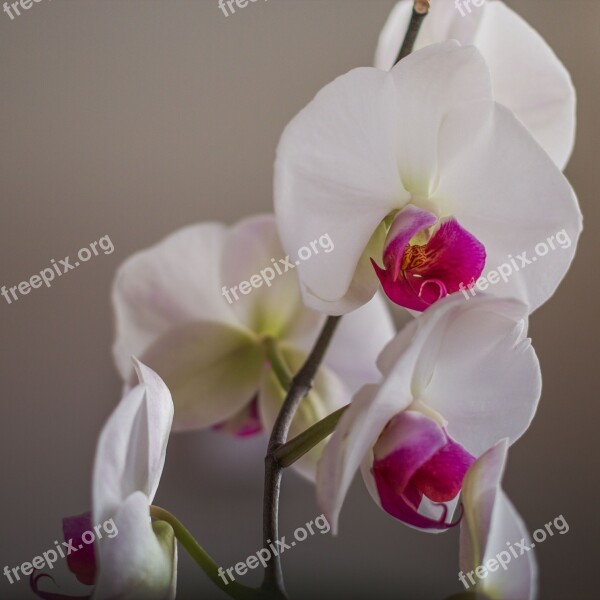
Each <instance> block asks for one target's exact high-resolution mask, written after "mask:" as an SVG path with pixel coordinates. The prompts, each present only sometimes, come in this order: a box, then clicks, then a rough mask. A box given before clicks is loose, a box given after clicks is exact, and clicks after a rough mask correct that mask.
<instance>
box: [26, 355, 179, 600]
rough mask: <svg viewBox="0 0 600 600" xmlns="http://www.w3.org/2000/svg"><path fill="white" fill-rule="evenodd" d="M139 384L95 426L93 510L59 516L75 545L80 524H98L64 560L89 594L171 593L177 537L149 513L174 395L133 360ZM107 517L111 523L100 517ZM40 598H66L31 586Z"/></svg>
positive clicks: (165, 599) (103, 597)
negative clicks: (90, 540)
mask: <svg viewBox="0 0 600 600" xmlns="http://www.w3.org/2000/svg"><path fill="white" fill-rule="evenodd" d="M134 364H135V371H136V373H137V376H138V378H139V384H138V385H136V386H135V387H133V388H132V389H131V390H130V391H129V392H128V393H127V394H126V395H125V396H124V398H123V399H122V400H121V402H120V404H119V405H118V406H117V408H116V409H115V410H114V412H113V413H112V415H111V416H110V417H109V419H108V422H107V423H106V425H105V426H104V429H103V430H102V432H101V433H100V438H99V440H98V447H97V450H96V459H95V463H94V474H93V480H92V502H93V509H92V513H91V515H90V514H89V513H88V514H85V515H79V516H77V517H71V518H69V519H65V520H64V525H63V529H64V532H65V538H66V539H67V540H70V539H73V540H75V542H74V543H75V547H76V548H77V545H78V542H79V540H81V539H82V534H83V533H84V532H86V531H87V532H88V533H89V532H90V531H96V534H98V531H100V534H102V533H109V534H110V535H103V536H101V537H100V536H97V537H96V541H95V546H88V547H87V548H86V547H85V546H84V547H83V548H81V545H80V546H79V548H80V549H79V550H77V551H76V552H77V553H75V554H72V555H69V556H68V559H69V568H70V569H71V570H72V571H73V572H74V573H75V575H76V576H77V579H78V580H79V581H81V582H82V583H84V584H87V585H92V584H94V586H95V587H94V590H93V592H92V594H91V596H87V597H91V598H92V599H93V600H108V599H114V598H119V599H120V600H125V599H131V600H137V599H140V600H142V599H144V600H146V599H153V600H171V599H172V598H175V589H176V582H177V544H176V541H175V536H174V532H173V529H172V527H171V526H170V525H169V524H167V523H166V522H164V521H160V520H159V521H154V522H152V521H151V519H150V505H151V504H152V501H153V499H154V496H155V494H156V490H157V488H158V484H159V481H160V477H161V474H162V470H163V467H164V463H165V455H166V448H167V441H168V438H169V433H170V430H171V423H172V419H173V402H172V400H171V394H170V393H169V390H168V389H167V387H166V386H165V384H164V382H163V381H162V380H161V379H160V377H158V375H157V374H156V373H154V372H153V371H152V370H151V369H149V368H148V367H146V366H145V365H143V364H142V363H140V362H139V361H137V360H134ZM107 524H110V528H108V527H107V526H106V525H107ZM39 578H40V576H39V575H38V577H37V578H35V579H34V580H33V587H34V590H35V591H36V593H37V594H38V595H39V596H40V597H42V598H48V599H52V598H67V597H68V596H62V595H60V594H53V593H47V592H41V591H39V590H38V589H37V584H38V580H39Z"/></svg>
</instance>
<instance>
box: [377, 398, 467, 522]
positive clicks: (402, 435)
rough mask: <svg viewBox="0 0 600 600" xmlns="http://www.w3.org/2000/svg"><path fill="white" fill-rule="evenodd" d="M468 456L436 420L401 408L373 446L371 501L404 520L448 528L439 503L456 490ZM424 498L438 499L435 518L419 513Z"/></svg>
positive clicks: (446, 515) (447, 517) (448, 516)
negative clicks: (376, 501) (375, 501)
mask: <svg viewBox="0 0 600 600" xmlns="http://www.w3.org/2000/svg"><path fill="white" fill-rule="evenodd" d="M473 461H474V458H473V457H472V456H471V455H469V454H468V453H467V452H465V450H464V449H463V448H462V447H461V446H460V445H459V444H456V442H454V441H453V440H451V439H449V438H448V436H447V434H446V433H445V432H444V430H443V429H442V427H440V425H439V424H437V423H435V422H434V421H432V420H431V419H430V418H428V417H425V416H424V415H422V414H421V413H419V412H415V411H411V410H408V411H404V412H402V413H400V414H398V415H396V416H395V417H394V418H393V419H392V420H391V421H390V422H389V423H388V424H387V426H386V427H385V429H384V430H383V432H382V434H381V435H380V437H379V439H378V440H377V443H376V444H375V446H374V447H373V464H372V467H371V469H370V473H371V475H372V478H373V481H374V483H375V486H376V489H377V498H376V500H378V501H379V502H380V503H381V507H382V508H383V509H384V510H385V511H386V512H388V513H389V514H391V515H392V516H394V517H396V518H397V519H400V520H401V521H403V522H404V523H406V524H407V525H410V526H412V527H416V528H419V529H424V530H435V531H442V530H444V529H448V528H449V527H451V526H452V524H451V522H450V519H451V517H452V515H451V514H450V511H449V509H448V507H447V506H445V504H444V503H446V502H449V501H451V500H453V499H454V498H455V497H456V496H457V495H458V493H459V492H460V489H461V485H462V480H463V477H464V474H465V473H466V471H467V469H468V468H469V466H470V465H471V464H472V463H473ZM368 483H369V482H368ZM424 497H426V498H427V499H428V500H430V501H432V502H433V503H435V504H438V517H437V518H435V519H434V518H431V517H428V516H426V515H423V514H421V513H420V512H419V508H420V505H421V501H422V500H423V498H424Z"/></svg>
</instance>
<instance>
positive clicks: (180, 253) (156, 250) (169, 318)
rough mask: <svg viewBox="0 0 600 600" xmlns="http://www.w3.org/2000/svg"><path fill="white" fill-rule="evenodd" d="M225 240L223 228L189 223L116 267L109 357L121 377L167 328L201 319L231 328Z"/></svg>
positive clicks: (126, 374) (232, 317)
mask: <svg viewBox="0 0 600 600" xmlns="http://www.w3.org/2000/svg"><path fill="white" fill-rule="evenodd" d="M225 239H226V228H225V227H224V226H223V225H220V224H217V223H202V224H199V225H191V226H189V227H185V228H184V229H181V230H179V231H176V232H175V233H173V234H171V235H170V236H168V237H166V238H165V239H164V240H162V241H161V242H159V243H158V244H156V245H155V246H152V247H150V248H148V249H146V250H143V251H141V252H138V253H136V254H134V255H133V256H131V257H130V258H129V259H127V260H126V261H125V262H124V263H123V264H122V265H121V267H120V268H119V270H118V272H117V275H116V277H115V281H114V284H113V292H112V301H113V306H114V310H115V316H116V330H117V333H116V339H115V344H114V347H113V353H114V356H115V360H116V363H117V367H118V368H119V371H120V373H121V376H122V377H123V379H128V378H129V377H130V375H131V362H130V360H129V357H130V356H132V355H134V356H141V355H142V353H143V352H144V351H145V350H146V348H147V347H148V346H149V345H150V344H152V343H153V342H155V341H156V339H157V338H158V337H159V336H160V335H162V334H163V333H165V332H166V331H168V330H169V329H171V328H172V327H175V326H178V325H181V324H183V323H187V322H191V321H197V320H204V319H205V320H210V321H217V322H222V323H228V324H236V318H235V314H234V312H233V310H232V309H231V306H230V305H229V304H228V303H227V300H226V299H225V298H224V297H223V295H222V283H221V275H220V266H221V256H222V252H223V245H224V242H225Z"/></svg>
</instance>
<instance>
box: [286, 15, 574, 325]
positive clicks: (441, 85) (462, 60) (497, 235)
mask: <svg viewBox="0 0 600 600" xmlns="http://www.w3.org/2000/svg"><path fill="white" fill-rule="evenodd" d="M431 12H432V14H433V13H434V12H435V7H434V8H432V10H431ZM427 18H429V17H427ZM425 22H427V19H426V20H425ZM493 90H495V88H494V87H493V86H492V80H491V78H490V69H489V68H488V65H487V64H486V62H485V60H484V58H483V56H482V55H481V53H480V52H479V51H478V50H477V49H476V48H475V47H473V46H470V47H462V46H460V44H458V42H455V41H452V42H445V43H441V44H433V45H430V46H427V47H426V48H423V49H421V50H419V51H417V52H414V53H413V54H411V55H410V56H407V57H406V58H404V59H402V60H401V61H400V62H399V63H398V64H397V65H396V66H395V67H394V68H392V69H391V71H389V72H387V71H382V70H380V69H376V68H359V69H354V70H352V71H350V72H349V73H347V74H346V75H343V76H341V77H339V78H338V79H336V80H335V81H333V82H332V83H330V84H329V85H327V86H325V87H324V88H323V89H322V90H321V91H320V92H319V93H318V94H317V95H316V97H315V98H314V99H313V100H312V101H311V102H310V103H309V104H308V106H306V107H305V108H304V109H303V110H302V111H301V112H300V113H299V114H298V115H297V116H296V117H295V118H294V119H293V120H292V121H291V123H290V124H289V125H288V126H287V128H286V130H285V131H284V133H283V135H282V137H281V141H280V143H279V147H278V151H277V160H276V165H275V212H276V215H277V220H278V226H279V230H280V235H281V239H282V241H283V244H284V246H285V247H286V248H287V249H288V250H290V251H291V250H292V249H293V248H297V247H298V245H299V244H300V243H302V242H301V240H304V239H312V238H314V237H315V235H317V232H319V231H323V230H325V231H328V232H329V233H330V234H331V236H332V238H333V239H335V241H336V251H335V252H332V253H331V254H329V255H327V256H326V257H324V260H322V261H307V262H305V263H302V264H301V265H299V267H298V273H299V277H300V281H301V285H302V294H303V296H304V299H305V302H306V303H307V304H308V305H309V306H312V307H313V308H316V309H318V310H322V311H324V312H328V313H329V314H343V313H346V312H348V311H351V310H353V309H355V308H356V307H358V306H361V305H362V304H364V303H365V302H367V301H368V300H369V299H370V298H371V297H372V296H373V294H375V292H376V290H377V288H378V287H379V283H380V282H381V284H382V285H383V288H384V290H385V292H386V294H387V295H388V296H389V297H390V298H391V299H392V300H393V301H394V302H396V303H397V304H400V305H402V306H405V307H407V308H410V309H413V310H424V309H425V308H426V307H427V306H430V305H431V304H433V303H434V302H436V301H437V300H438V299H440V298H441V297H443V296H445V295H447V294H452V293H453V292H456V291H458V290H462V289H465V288H468V287H470V286H472V285H473V284H474V282H475V280H477V279H478V278H479V276H480V274H481V273H482V270H483V269H484V268H488V269H495V268H496V267H497V266H499V265H502V264H503V263H506V262H510V260H511V259H512V260H514V261H515V265H516V267H517V269H518V270H517V269H512V270H513V271H514V272H513V273H512V276H511V277H510V278H509V277H507V278H506V281H502V282H500V283H499V284H498V285H496V286H494V288H493V290H494V294H495V295H497V296H500V297H516V298H518V299H520V300H522V301H524V302H525V303H527V304H528V305H529V308H530V311H533V310H535V309H536V308H537V307H538V306H540V305H541V304H543V303H544V302H545V301H546V300H547V299H548V298H549V297H550V296H551V295H552V294H553V293H554V291H555V289H556V287H557V286H558V284H559V282H560V281H561V279H562V277H563V276H564V274H565V273H566V271H567V269H568V267H569V265H570V263H571V261H572V258H573V256H574V252H575V245H576V240H577V238H578V235H579V233H580V231H581V215H580V212H579V208H578V205H577V200H576V198H575V195H574V193H573V190H572V189H571V186H570V185H569V183H568V182H567V180H566V179H565V177H564V176H563V174H562V173H561V172H560V170H559V169H558V168H557V167H556V165H555V164H554V163H553V162H552V160H551V159H550V158H549V157H548V155H547V154H546V152H545V151H544V150H543V149H542V148H540V146H539V145H538V143H537V142H536V141H535V140H534V138H533V137H532V136H531V134H530V133H529V132H528V131H527V130H526V129H525V128H524V127H523V125H522V124H521V123H520V121H519V120H518V119H517V118H516V117H515V116H514V114H513V113H512V112H511V111H509V110H508V109H507V108H505V107H504V106H502V105H500V104H499V103H497V102H496V101H495V97H494V92H493ZM563 229H564V234H565V235H566V236H569V239H570V240H571V241H572V243H571V244H570V246H569V247H568V248H565V249H561V250H559V251H554V252H552V253H550V254H548V256H546V257H545V258H544V260H543V261H542V260H540V261H537V262H531V263H530V264H528V265H527V268H526V269H520V268H519V264H518V262H517V259H516V257H517V256H520V255H521V254H522V253H524V252H528V253H530V254H531V253H532V252H533V250H534V248H535V247H536V246H537V245H538V244H539V243H540V242H546V240H547V239H548V238H549V237H551V236H553V235H555V234H556V233H557V232H560V231H562V230H563Z"/></svg>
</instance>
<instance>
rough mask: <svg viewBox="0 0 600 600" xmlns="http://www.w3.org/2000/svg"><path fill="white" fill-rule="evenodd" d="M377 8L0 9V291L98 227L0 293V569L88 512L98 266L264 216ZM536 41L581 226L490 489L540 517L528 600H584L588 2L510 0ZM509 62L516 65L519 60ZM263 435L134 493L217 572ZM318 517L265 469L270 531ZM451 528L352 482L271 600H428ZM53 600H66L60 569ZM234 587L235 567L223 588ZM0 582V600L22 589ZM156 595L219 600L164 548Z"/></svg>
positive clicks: (104, 412)
mask: <svg viewBox="0 0 600 600" xmlns="http://www.w3.org/2000/svg"><path fill="white" fill-rule="evenodd" d="M393 4H394V2H393V0H269V1H268V2H260V1H259V2H256V3H253V4H249V5H248V6H247V7H246V8H244V9H238V11H237V13H236V14H235V15H230V16H229V17H225V16H224V15H223V13H222V12H221V11H220V10H219V8H218V6H217V0H193V1H192V0H169V1H166V0H164V1H157V0H53V1H52V2H50V0H41V2H39V3H38V4H34V5H33V6H32V8H31V9H30V10H28V11H22V13H23V14H21V16H19V17H17V18H16V19H15V20H13V21H11V20H10V18H9V17H8V16H7V15H6V14H4V13H1V14H0V56H1V57H2V58H1V61H0V132H1V133H0V140H1V143H0V146H1V147H0V153H1V155H0V199H1V202H2V218H1V220H0V256H1V257H2V267H1V271H0V275H1V277H0V285H15V284H17V283H18V282H19V281H22V280H24V279H28V278H29V277H30V276H31V275H32V274H34V273H36V272H39V271H40V269H42V268H44V267H46V266H47V265H48V264H49V262H50V259H52V258H54V259H57V260H58V259H61V258H62V257H64V256H66V255H74V254H75V253H76V252H77V250H78V249H79V248H80V247H82V246H85V245H88V244H90V243H91V242H92V241H95V240H98V239H99V238H100V237H102V236H104V235H109V236H110V238H111V240H112V242H113V243H114V246H115V250H114V252H113V253H112V254H109V255H104V254H100V255H99V256H97V257H94V258H92V259H91V260H90V261H89V262H88V263H86V264H85V265H81V266H80V267H79V268H77V269H76V270H74V271H72V272H70V273H68V274H66V275H64V276H62V277H61V278H60V279H57V280H55V281H54V283H53V285H52V287H51V288H50V289H47V288H45V287H43V288H41V289H38V290H34V291H33V292H32V293H30V294H29V295H27V296H23V297H21V298H20V299H19V300H18V301H16V302H13V303H12V304H11V305H8V304H7V303H6V302H5V301H4V299H2V298H0V319H1V334H2V343H1V344H0V357H1V358H0V392H1V402H2V413H1V416H0V457H1V458H0V469H1V471H0V475H1V479H0V481H1V483H0V514H1V518H0V569H3V568H4V566H5V565H7V566H9V567H13V566H16V565H20V564H21V563H23V562H25V561H30V560H31V559H32V558H33V557H34V556H36V555H39V554H41V553H42V552H44V551H45V550H47V549H50V548H52V547H53V544H54V540H58V539H61V538H60V536H61V529H60V527H61V519H62V517H63V516H66V515H72V514H76V513H79V512H83V511H85V510H88V508H89V504H90V476H91V465H92V461H93V455H94V449H95V445H96V439H97V435H98V432H99V431H100V429H101V427H102V425H103V423H104V421H105V419H106V417H107V416H108V414H109V413H110V411H111V410H112V409H113V407H114V406H115V404H116V403H117V401H118V400H119V397H120V382H119V379H118V376H117V373H116V370H115V368H114V366H113V363H112V358H111V351H110V348H111V344H112V314H111V307H110V303H109V291H110V285H111V281H112V278H113V274H114V272H115V269H116V268H117V267H118V265H119V264H120V263H121V262H122V261H123V260H124V259H126V258H127V257H128V256H129V255H130V254H131V253H133V252H135V251H136V250H139V249H141V248H144V247H146V246H149V245H151V244H154V243H155V242H156V241H157V240H159V239H160V238H162V237H163V236H165V235H167V234H168V233H170V232H172V231H173V230H175V229H177V228H179V227H182V226H184V225H187V224H189V223H193V222H196V221H204V220H218V221H223V222H225V223H233V222H235V221H236V220H238V219H239V218H240V217H242V216H246V215H249V214H252V213H256V212H260V211H269V210H271V206H272V196H271V182H272V164H273V158H274V152H275V147H276V144H277V141H278V137H279V135H280V133H281V131H282V129H283V128H284V126H285V125H286V123H287V122H288V121H289V120H290V118H291V117H293V116H294V115H295V114H296V112H297V111H298V110H299V109H301V108H302V107H303V106H304V105H305V104H306V103H307V102H308V101H309V100H310V99H311V98H312V97H313V95H314V94H315V93H316V92H317V91H318V90H319V89H320V88H321V87H322V86H323V85H324V84H326V83H327V82H329V81H330V80H332V79H333V78H335V77H336V76H338V75H340V74H342V73H344V72H346V71H348V70H349V69H351V68H353V67H356V66H367V65H369V64H371V63H372V57H373V53H374V50H375V45H376V41H377V36H378V34H379V31H380V29H381V27H382V26H383V24H384V22H385V20H386V17H387V15H388V12H389V11H390V9H391V8H392V6H393ZM508 4H509V5H510V6H512V7H513V8H515V9H516V10H518V12H519V13H520V14H521V15H522V16H523V17H524V18H525V19H527V20H528V21H529V22H530V23H531V24H532V25H533V26H534V27H535V28H536V29H537V30H538V31H540V32H541V34H542V35H543V36H544V37H545V38H546V40H547V41H548V42H549V43H550V45H551V46H552V47H553V48H554V50H555V51H556V53H557V54H558V56H559V57H560V58H561V59H562V60H563V62H564V63H565V64H566V66H567V68H568V69H569V70H570V72H571V74H572V77H573V79H574V82H575V85H576V87H577V90H578V96H579V111H578V118H579V128H578V138H577V146H576V148H575V153H574V155H573V158H572V160H571V163H570V165H569V167H568V169H567V176H568V177H569V178H570V180H571V181H572V183H573V185H574V187H575V189H576V191H577V193H578V195H579V199H580V202H581V206H582V209H583V212H584V215H585V227H586V230H585V232H584V235H583V237H582V240H581V243H580V247H579V253H578V256H577V258H576V261H575V263H574V264H573V267H572V268H571V271H570V273H569V274H568V276H567V278H566V280H565V281H564V284H563V285H562V286H561V287H560V289H559V291H558V293H557V294H556V295H555V297H554V298H553V299H552V300H551V301H550V302H548V303H547V304H546V305H545V306H544V307H542V308H541V309H540V310H538V311H537V312H536V313H535V314H534V315H533V317H532V319H531V330H530V335H531V336H532V337H533V339H534V343H535V347H536V349H537V352H538V354H539V356H540V359H541V363H542V369H543V375H544V393H543V397H542V401H541V404H540V408H539V411H538V415H537V418H536V420H535V421H534V423H533V426H532V427H531V429H530V431H529V432H528V434H527V435H526V436H525V437H524V438H523V439H522V440H521V441H519V442H518V443H517V444H516V446H514V448H513V450H512V452H511V454H510V462H509V466H508V471H507V475H506V478H505V489H506V490H507V492H508V494H509V495H510V497H511V498H512V500H513V501H514V503H515V504H516V506H517V507H518V509H519V511H520V512H521V514H522V515H523V517H524V519H525V521H526V522H527V525H528V527H529V529H530V531H534V530H535V529H537V528H538V527H540V526H543V524H544V523H547V522H548V521H550V520H551V519H554V518H555V517H556V516H558V515H561V514H562V515H563V516H564V518H565V519H566V520H567V522H568V523H569V526H570V531H569V532H568V534H566V535H560V536H554V537H553V538H551V539H549V540H548V541H546V542H545V543H544V544H540V545H539V546H538V548H537V556H538V560H539V563H540V569H541V590H542V592H541V597H542V598H543V599H544V600H563V599H564V598H575V597H577V598H592V597H597V593H596V591H595V590H596V584H595V582H594V579H593V576H594V574H595V571H596V568H597V560H598V556H599V553H598V550H597V547H596V539H598V534H599V533H600V532H599V527H598V526H599V518H598V509H597V505H598V500H597V497H596V494H597V493H599V492H600V486H599V481H598V472H599V467H600V459H599V453H598V438H599V433H598V426H599V423H600V405H599V403H598V389H597V385H596V375H597V373H598V370H597V369H598V367H597V359H598V339H599V333H600V331H599V330H598V327H597V316H596V315H597V313H596V312H595V311H596V310H597V294H598V291H599V287H598V281H597V280H596V278H595V273H597V269H598V257H599V249H600V241H599V238H598V236H597V235H596V234H595V232H596V231H597V230H598V226H599V224H600V221H599V217H600V215H599V212H600V203H599V202H598V197H597V190H598V183H599V180H598V171H599V169H598V141H599V139H600V138H599V133H600V118H599V117H598V106H599V105H600V82H599V74H600V52H599V51H598V50H599V41H600V3H599V2H598V1H597V0H520V1H519V2H517V1H516V0H514V1H510V2H508ZM523 60H527V57H523ZM264 451H265V439H264V438H261V437H259V438H257V439H253V440H249V441H232V440H230V439H228V438H224V437H221V436H220V435H218V434H216V433H214V432H205V433H199V434H185V435H175V436H174V437H172V439H171V441H170V445H169V452H168V456H167V465H166V469H165V473H164V476H163V480H162V483H161V487H160V490H159V494H158V497H157V500H156V502H157V503H158V504H160V505H162V506H165V507H166V508H168V509H170V510H171V511H172V512H174V513H175V514H176V515H178V516H179V517H180V518H181V520H183V521H184V523H186V524H187V525H188V527H189V528H190V529H191V530H192V532H194V533H195V534H196V535H197V537H198V539H199V540H200V541H201V542H202V543H204V544H205V546H206V547H207V549H208V550H209V551H210V552H211V553H213V555H214V557H215V558H216V560H217V561H218V562H219V563H220V564H222V565H223V566H225V567H228V566H230V565H234V564H235V563H237V562H239V561H240V560H245V558H246V557H247V556H248V555H250V554H252V553H254V552H256V551H257V550H258V549H259V548H260V547H261V545H262V544H261V535H260V528H261V524H260V514H261V498H262V457H263V454H264ZM318 514H319V512H318V509H317V507H316V505H315V500H314V490H313V487H312V486H311V485H309V484H308V483H306V482H305V481H303V480H300V479H299V478H298V477H297V476H296V475H295V474H294V473H291V472H289V473H286V475H285V477H284V484H283V498H282V524H281V531H282V534H284V535H285V534H288V536H289V535H291V534H292V532H293V531H294V529H295V528H296V527H298V526H301V525H303V524H304V523H305V522H306V521H308V520H311V519H313V518H314V517H316V516H317V515H318ZM457 548H458V531H451V532H449V533H447V534H445V535H440V536H433V535H425V534H419V533H417V532H414V531H412V530H410V529H409V528H407V527H405V526H403V525H401V524H399V523H397V522H395V521H394V520H393V519H392V518H391V517H388V516H387V515H386V514H385V513H383V512H382V511H380V510H379V509H378V508H377V507H376V506H375V504H374V503H373V502H372V501H371V499H370V497H369V496H368V493H367V492H366V490H365V488H364V486H363V484H362V481H359V480H357V481H355V484H354V486H353V488H352V490H351V493H350V496H349V498H348V501H347V503H346V506H345V509H344V511H343V513H342V520H341V533H340V535H339V536H338V537H336V538H333V537H331V536H329V535H317V536H315V537H314V538H309V540H307V541H306V542H304V543H303V544H299V545H298V546H297V547H296V548H295V549H294V551H293V552H289V553H288V554H286V555H285V557H284V570H285V574H286V579H287V586H288V590H289V592H290V595H291V596H292V598H296V599H298V598H311V597H314V594H315V591H316V590H320V594H319V595H320V596H325V595H331V596H334V597H345V598H361V597H364V596H366V595H367V594H372V597H377V598H403V599H406V600H419V599H434V600H435V599H441V598H443V597H445V596H446V595H449V594H450V593H451V592H453V591H459V590H460V588H461V585H460V583H459V582H458V580H457V571H458V568H457V564H458V562H457V561H458V559H457ZM54 573H55V574H56V578H57V581H58V582H60V584H61V591H63V592H71V593H73V592H76V593H82V590H81V588H78V587H77V586H76V585H73V583H72V578H71V577H70V576H69V575H68V574H67V572H66V569H65V565H64V561H63V564H61V565H59V566H58V567H57V569H55V571H54ZM256 580H257V573H254V574H253V576H246V577H245V578H244V582H248V583H252V582H254V581H256ZM31 597H33V595H32V593H31V592H30V591H29V589H28V585H27V583H26V582H23V581H21V582H19V583H16V584H14V585H9V584H8V581H7V580H6V578H5V577H4V576H0V598H7V599H19V598H31ZM178 597H180V598H192V597H194V598H207V599H208V598H210V599H212V598H215V599H217V598H221V597H224V596H223V595H222V594H221V592H219V591H218V590H216V589H215V588H214V587H213V585H212V584H211V583H210V582H209V580H208V579H207V578H206V577H205V576H204V575H203V573H202V572H200V571H199V570H197V569H196V568H195V566H194V565H193V564H192V562H191V561H190V559H189V558H188V557H187V555H186V554H185V552H184V551H181V553H180V570H179V595H178Z"/></svg>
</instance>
